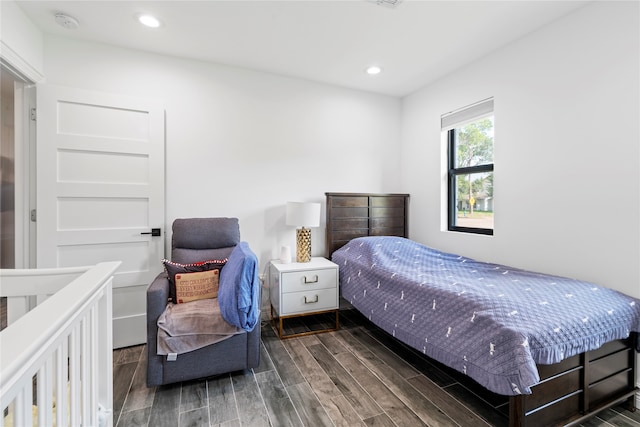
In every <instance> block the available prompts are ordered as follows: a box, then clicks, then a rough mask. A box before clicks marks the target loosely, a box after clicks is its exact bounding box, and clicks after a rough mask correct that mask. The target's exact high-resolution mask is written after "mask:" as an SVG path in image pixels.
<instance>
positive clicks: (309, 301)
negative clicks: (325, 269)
mask: <svg viewBox="0 0 640 427" xmlns="http://www.w3.org/2000/svg"><path fill="white" fill-rule="evenodd" d="M281 308H282V312H281V313H280V315H284V316H288V315H290V314H296V313H312V312H316V311H323V310H333V309H337V308H338V290H337V289H336V288H335V286H334V287H333V288H332V289H313V290H308V291H304V292H292V293H287V294H284V295H283V296H282V307H281Z"/></svg>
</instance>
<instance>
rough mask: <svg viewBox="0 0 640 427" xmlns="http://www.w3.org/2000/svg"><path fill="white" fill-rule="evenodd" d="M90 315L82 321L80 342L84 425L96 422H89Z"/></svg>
mask: <svg viewBox="0 0 640 427" xmlns="http://www.w3.org/2000/svg"><path fill="white" fill-rule="evenodd" d="M88 317H89V316H87V315H85V316H84V317H83V318H82V322H81V323H80V331H81V336H82V338H81V340H80V342H81V343H82V347H81V350H80V352H81V358H80V369H81V370H80V378H82V379H83V383H82V388H81V390H82V411H81V414H80V415H81V417H82V425H83V426H87V425H94V424H90V422H89V418H90V417H89V416H90V412H91V408H90V407H89V387H88V386H87V384H88V379H89V358H88V357H87V356H88V355H89V343H90V337H89V331H90V328H89V325H88V323H89V319H88Z"/></svg>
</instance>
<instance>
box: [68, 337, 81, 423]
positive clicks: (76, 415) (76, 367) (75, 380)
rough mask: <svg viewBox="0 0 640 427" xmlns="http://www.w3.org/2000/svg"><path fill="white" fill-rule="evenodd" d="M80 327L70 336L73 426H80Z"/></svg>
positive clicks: (70, 413)
mask: <svg viewBox="0 0 640 427" xmlns="http://www.w3.org/2000/svg"><path fill="white" fill-rule="evenodd" d="M79 330H80V325H76V327H75V328H74V329H73V331H72V332H71V335H70V336H69V389H70V390H69V391H70V399H69V404H70V409H69V416H70V421H71V425H72V426H77V425H80V344H79V342H78V341H79V340H80V339H79V335H80V331H79Z"/></svg>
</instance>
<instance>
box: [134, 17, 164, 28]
mask: <svg viewBox="0 0 640 427" xmlns="http://www.w3.org/2000/svg"><path fill="white" fill-rule="evenodd" d="M137 19H138V21H139V22H140V23H141V24H142V25H144V26H147V27H149V28H158V27H159V26H160V21H159V20H158V18H156V17H154V16H151V15H138V16H137Z"/></svg>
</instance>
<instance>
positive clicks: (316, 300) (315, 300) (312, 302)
mask: <svg viewBox="0 0 640 427" xmlns="http://www.w3.org/2000/svg"><path fill="white" fill-rule="evenodd" d="M316 302H318V295H317V294H316V299H314V300H313V301H307V296H306V295H305V297H304V303H305V304H314V303H316Z"/></svg>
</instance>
